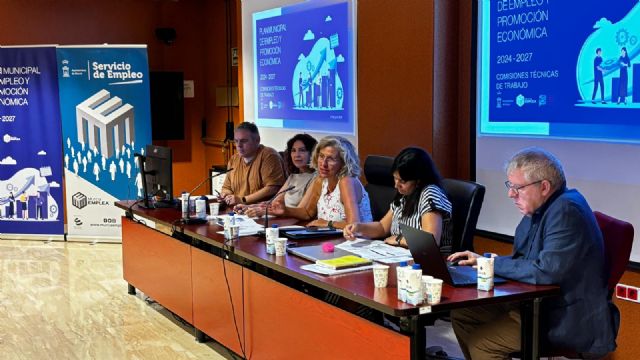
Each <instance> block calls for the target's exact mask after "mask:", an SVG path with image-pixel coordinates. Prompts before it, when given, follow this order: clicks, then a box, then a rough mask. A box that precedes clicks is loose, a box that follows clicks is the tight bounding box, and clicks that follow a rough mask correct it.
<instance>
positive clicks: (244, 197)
mask: <svg viewBox="0 0 640 360" xmlns="http://www.w3.org/2000/svg"><path fill="white" fill-rule="evenodd" d="M241 200H242V203H243V204H246V203H247V197H246V196H243V197H242V199H241Z"/></svg>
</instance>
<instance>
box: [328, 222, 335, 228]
mask: <svg viewBox="0 0 640 360" xmlns="http://www.w3.org/2000/svg"><path fill="white" fill-rule="evenodd" d="M327 227H328V228H329V229H331V230H333V229H335V228H334V227H333V220H329V221H328V222H327Z"/></svg>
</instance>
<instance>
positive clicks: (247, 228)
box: [215, 215, 264, 236]
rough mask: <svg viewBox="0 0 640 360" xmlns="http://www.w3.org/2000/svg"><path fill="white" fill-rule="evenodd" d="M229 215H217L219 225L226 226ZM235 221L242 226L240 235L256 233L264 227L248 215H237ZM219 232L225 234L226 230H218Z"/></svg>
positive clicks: (216, 219)
mask: <svg viewBox="0 0 640 360" xmlns="http://www.w3.org/2000/svg"><path fill="white" fill-rule="evenodd" d="M228 217H229V215H218V216H216V217H215V221H216V223H217V224H218V225H220V226H224V222H225V220H226V218H228ZM234 221H235V224H236V225H239V226H240V236H249V235H255V234H257V233H258V231H261V230H263V229H264V226H262V225H260V224H258V223H257V222H255V221H254V220H253V219H251V218H250V217H248V216H246V215H235V216H234ZM217 233H218V234H224V231H218V232H217Z"/></svg>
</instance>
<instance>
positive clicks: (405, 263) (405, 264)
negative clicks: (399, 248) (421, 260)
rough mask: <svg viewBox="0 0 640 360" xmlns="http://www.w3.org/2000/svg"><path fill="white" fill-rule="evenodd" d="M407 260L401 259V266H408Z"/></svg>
mask: <svg viewBox="0 0 640 360" xmlns="http://www.w3.org/2000/svg"><path fill="white" fill-rule="evenodd" d="M407 265H408V264H407V262H406V261H400V266H407Z"/></svg>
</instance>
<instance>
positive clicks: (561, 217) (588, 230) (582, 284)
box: [495, 188, 620, 354]
mask: <svg viewBox="0 0 640 360" xmlns="http://www.w3.org/2000/svg"><path fill="white" fill-rule="evenodd" d="M513 246H514V251H513V255H511V256H501V257H498V258H496V260H495V273H496V275H499V276H502V277H507V278H510V279H514V280H518V281H522V282H526V283H530V284H540V285H548V284H557V285H560V288H561V290H562V296H560V297H555V298H549V299H545V300H543V301H542V304H541V317H540V321H541V325H542V329H543V330H542V331H543V334H544V333H545V332H546V334H544V335H543V337H542V339H541V340H543V341H546V342H547V343H548V344H550V345H552V346H553V347H554V348H561V349H565V350H573V351H576V352H579V353H583V352H587V353H596V354H604V353H607V352H610V351H613V350H615V348H616V342H615V338H616V335H617V332H618V327H619V324H620V313H619V312H618V309H617V308H616V307H615V305H613V303H611V301H610V300H609V299H608V294H607V292H608V290H607V281H608V272H607V271H606V269H605V260H604V250H603V242H602V233H601V232H600V228H599V227H598V224H597V223H596V219H595V217H594V216H593V212H592V211H591V208H590V207H589V204H587V201H586V200H585V199H584V197H583V196H582V195H581V194H580V193H579V192H578V191H576V190H567V189H566V188H563V189H561V190H558V191H557V192H556V193H554V194H553V195H552V197H551V198H549V200H547V202H546V203H545V204H543V205H542V206H541V207H540V208H539V209H538V210H536V212H535V213H534V214H533V215H532V216H525V217H524V218H523V219H522V221H520V224H519V225H518V227H517V229H516V234H515V239H514V244H513ZM545 335H546V338H545Z"/></svg>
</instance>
